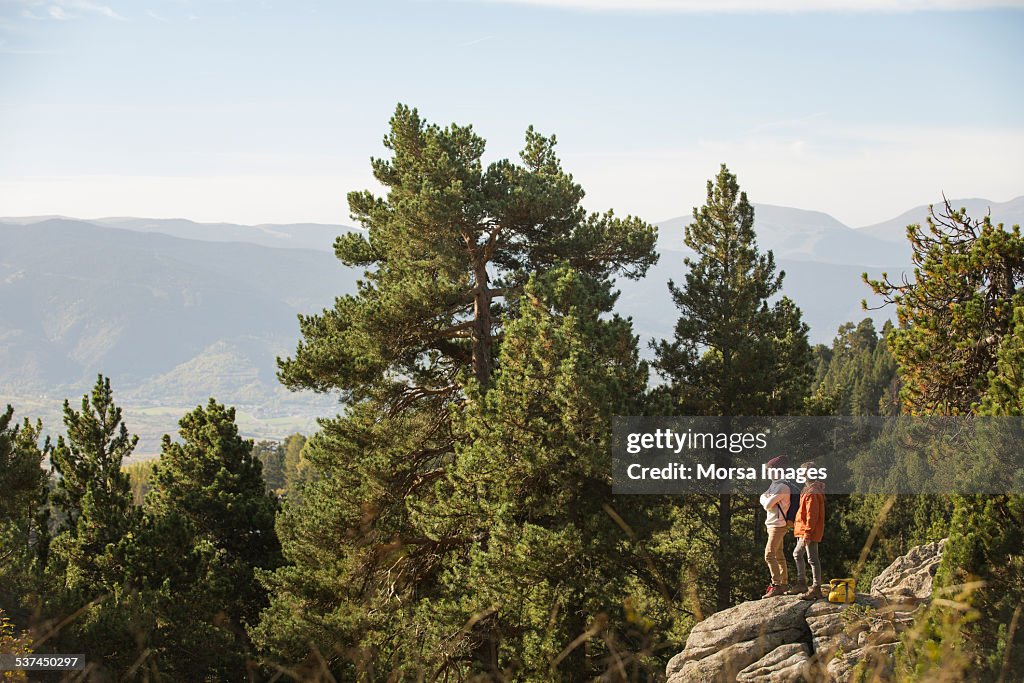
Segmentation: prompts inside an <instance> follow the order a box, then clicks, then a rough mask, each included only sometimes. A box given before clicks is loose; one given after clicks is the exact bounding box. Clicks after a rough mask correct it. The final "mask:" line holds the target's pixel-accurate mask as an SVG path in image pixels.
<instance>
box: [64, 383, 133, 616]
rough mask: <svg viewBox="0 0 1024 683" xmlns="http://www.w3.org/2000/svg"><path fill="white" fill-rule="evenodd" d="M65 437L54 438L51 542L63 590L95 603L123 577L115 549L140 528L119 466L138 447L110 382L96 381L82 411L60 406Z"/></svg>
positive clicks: (119, 558) (128, 488)
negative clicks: (54, 530)
mask: <svg viewBox="0 0 1024 683" xmlns="http://www.w3.org/2000/svg"><path fill="white" fill-rule="evenodd" d="M64 427H65V429H66V430H67V437H66V438H65V437H63V436H60V437H58V438H57V445H56V447H55V448H54V449H53V455H52V457H51V462H52V463H53V468H54V471H55V472H56V473H57V474H58V476H59V478H58V479H57V483H56V486H55V489H54V494H53V500H54V503H55V504H56V506H57V508H58V510H59V511H60V513H61V516H62V518H61V520H60V522H59V525H58V530H59V534H58V536H57V537H56V538H55V539H54V542H53V553H54V556H55V557H54V559H55V560H56V561H57V562H58V563H59V565H60V569H61V573H62V574H63V577H64V583H65V585H66V587H67V588H68V589H69V590H70V591H72V592H78V593H79V594H80V596H81V597H86V598H89V599H91V598H94V597H96V596H97V595H99V594H101V593H102V592H104V591H106V590H109V589H110V588H112V587H113V586H114V585H116V584H117V582H118V577H119V576H121V575H122V574H123V571H122V566H121V557H120V553H119V550H118V545H119V544H120V542H121V540H122V539H123V538H124V537H125V536H126V535H127V534H128V533H129V532H130V531H131V530H132V529H133V527H134V526H135V525H136V524H137V522H138V511H137V509H136V508H135V506H134V505H133V503H132V495H131V485H130V482H129V480H128V475H127V474H125V472H124V471H123V469H122V464H123V462H124V460H125V458H127V457H128V456H130V455H131V453H132V451H133V450H134V449H135V445H136V444H137V443H138V437H137V436H129V435H128V428H127V426H126V425H125V424H124V421H123V420H122V419H121V409H120V408H119V407H117V406H116V405H115V404H114V396H113V391H112V390H111V388H110V379H109V378H106V377H103V376H102V375H100V376H99V377H98V378H97V380H96V384H95V385H94V386H93V389H92V392H91V393H90V394H87V395H85V396H83V397H82V406H81V410H78V411H76V410H73V409H72V408H71V405H70V404H69V403H68V401H64Z"/></svg>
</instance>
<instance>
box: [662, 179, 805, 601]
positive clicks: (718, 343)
mask: <svg viewBox="0 0 1024 683" xmlns="http://www.w3.org/2000/svg"><path fill="white" fill-rule="evenodd" d="M693 218H694V222H693V223H691V224H690V225H688V226H687V227H686V232H685V237H684V242H685V244H686V246H687V247H689V248H690V249H692V250H693V251H694V252H696V258H695V259H691V258H689V257H687V258H685V259H684V261H683V263H684V265H685V266H686V267H687V268H689V271H688V272H687V273H686V276H685V284H684V285H683V286H682V287H677V286H676V284H675V283H674V282H671V281H670V282H669V291H670V292H671V293H672V299H673V301H674V302H675V304H676V307H677V308H678V309H679V310H680V312H681V316H680V317H679V320H678V322H677V323H676V327H675V334H674V337H673V339H672V340H671V341H665V340H662V341H659V342H658V343H657V344H655V345H654V350H655V353H656V357H657V360H656V362H655V367H656V368H657V369H658V371H659V372H660V374H661V375H662V377H664V378H665V379H666V380H667V381H668V382H669V385H668V387H667V388H666V389H665V390H663V391H662V392H661V394H662V396H661V398H660V400H661V401H662V403H663V405H664V404H666V403H667V405H664V409H665V410H666V411H670V412H671V414H676V415H719V416H735V415H750V416H757V415H785V414H793V413H798V412H801V411H802V410H803V408H804V399H805V397H806V396H807V392H808V386H809V383H810V381H811V376H812V368H811V349H810V345H809V344H808V341H807V326H806V325H805V324H804V323H803V322H802V321H801V320H800V310H799V309H798V308H797V307H796V306H795V305H794V304H793V302H792V301H790V300H789V299H788V298H786V297H782V298H780V299H779V300H777V301H775V303H773V304H769V300H770V299H772V298H773V297H775V296H776V295H777V294H778V293H779V291H780V289H781V287H782V279H783V277H784V273H781V272H778V273H777V272H776V269H775V259H774V256H773V255H772V252H770V251H769V252H767V253H763V254H762V253H760V252H759V251H758V248H757V241H756V237H755V234H754V208H753V207H752V206H751V205H750V203H749V202H748V201H747V195H746V193H745V192H741V191H740V189H739V184H738V183H737V181H736V176H735V175H733V174H732V173H730V172H729V170H728V169H727V168H726V167H725V165H724V164H723V165H722V167H721V170H720V171H719V173H718V175H717V177H716V178H715V179H714V180H713V181H712V180H709V181H708V184H707V202H706V203H705V205H704V206H702V207H699V208H695V209H694V210H693ZM733 505H734V501H733V496H730V495H727V494H722V495H721V496H719V498H718V501H717V512H716V514H717V518H718V519H717V543H718V548H717V557H716V561H717V581H716V586H715V594H716V600H715V604H716V606H717V608H718V609H724V608H726V607H729V606H730V605H731V604H732V602H733V599H734V595H733V576H734V566H733V564H734V563H733V562H731V559H732V558H733V557H734V554H735V553H736V552H738V551H739V548H740V544H738V543H737V542H736V539H734V528H733V519H732V517H733V509H732V508H733ZM748 507H749V506H748ZM751 527H752V528H753V529H754V532H755V533H757V531H758V530H757V526H756V523H753V524H751V526H750V527H748V528H751ZM745 543H746V544H747V545H750V544H752V543H753V542H752V541H745ZM751 559H753V558H751ZM744 588H745V589H747V590H749V588H750V587H749V586H745V587H744Z"/></svg>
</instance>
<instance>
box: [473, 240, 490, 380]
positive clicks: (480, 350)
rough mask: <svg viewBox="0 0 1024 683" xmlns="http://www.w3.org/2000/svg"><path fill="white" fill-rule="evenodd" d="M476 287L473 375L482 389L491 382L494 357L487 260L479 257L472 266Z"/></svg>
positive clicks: (474, 295) (474, 298)
mask: <svg viewBox="0 0 1024 683" xmlns="http://www.w3.org/2000/svg"><path fill="white" fill-rule="evenodd" d="M473 270H474V275H475V277H476V287H475V288H474V292H473V375H474V376H475V377H476V381H477V383H478V384H479V385H480V387H481V388H482V389H486V388H487V387H488V385H490V383H491V373H492V372H493V371H494V359H493V358H492V357H491V298H492V292H491V289H490V287H488V285H489V284H490V277H489V276H488V275H487V262H486V261H485V260H484V259H483V258H480V259H479V260H478V261H477V262H476V263H475V264H474V267H473Z"/></svg>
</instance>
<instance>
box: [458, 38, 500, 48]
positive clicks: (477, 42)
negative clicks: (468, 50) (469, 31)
mask: <svg viewBox="0 0 1024 683" xmlns="http://www.w3.org/2000/svg"><path fill="white" fill-rule="evenodd" d="M492 37H493V36H484V37H483V38H476V39H475V40H468V41H466V42H465V43H459V45H458V46H459V47H469V46H470V45H479V44H480V43H483V42H485V41H488V40H490V39H491V38H492Z"/></svg>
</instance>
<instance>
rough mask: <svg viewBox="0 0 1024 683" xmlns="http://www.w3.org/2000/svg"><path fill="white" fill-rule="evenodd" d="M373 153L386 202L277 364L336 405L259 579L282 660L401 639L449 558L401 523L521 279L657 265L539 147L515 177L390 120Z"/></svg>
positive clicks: (371, 213) (630, 222) (265, 626)
mask: <svg viewBox="0 0 1024 683" xmlns="http://www.w3.org/2000/svg"><path fill="white" fill-rule="evenodd" d="M384 142H385V145H386V146H387V148H388V149H389V150H390V152H391V156H390V158H388V159H375V160H373V162H372V165H373V171H374V175H375V177H376V178H377V179H378V180H379V181H380V182H381V184H382V185H383V186H384V187H385V188H386V190H387V193H386V195H385V196H383V197H376V196H374V195H372V194H371V193H369V192H356V193H352V194H350V195H349V206H350V209H351V212H352V215H353V216H354V217H355V218H356V220H358V221H359V222H360V224H361V225H362V226H363V227H364V228H365V229H366V232H365V233H364V234H358V233H351V234H349V235H346V236H343V237H341V238H339V239H338V241H337V242H336V244H335V251H336V253H337V255H338V257H339V259H340V260H341V261H342V262H343V263H345V264H346V265H349V266H356V267H363V268H365V269H366V271H365V275H364V278H363V280H362V281H361V283H360V284H359V288H358V292H357V293H356V294H355V295H352V296H345V297H340V298H338V299H337V301H336V304H335V306H334V308H333V309H330V310H326V311H324V312H323V313H322V314H320V315H314V316H303V317H301V318H300V328H301V332H302V335H303V340H302V341H301V342H300V344H299V346H298V348H297V350H296V353H295V355H294V356H293V357H292V358H290V359H286V360H281V361H279V367H280V373H279V376H280V378H281V380H282V381H283V382H284V383H285V384H286V385H287V386H289V387H291V388H293V389H303V388H305V389H315V390H319V391H340V392H341V395H342V397H343V398H344V399H347V406H346V412H345V414H344V415H343V416H340V417H338V418H336V419H333V420H324V421H322V422H321V424H322V429H321V431H320V432H319V433H318V434H316V435H314V436H313V437H312V438H311V439H310V441H309V443H307V445H306V447H305V449H304V450H303V456H304V457H305V458H306V460H307V461H308V462H309V464H310V465H311V467H312V468H313V473H312V476H311V477H310V479H311V481H310V483H308V484H306V485H305V486H304V487H303V489H302V495H301V498H300V499H299V500H294V499H290V500H289V503H288V504H287V505H286V507H285V509H284V511H283V513H282V515H281V517H280V521H279V526H278V529H279V533H280V536H281V539H282V544H283V549H284V553H285V556H286V558H288V560H290V561H291V562H292V563H293V565H292V566H289V567H284V568H282V569H281V570H279V571H278V572H276V573H275V574H274V575H273V576H268V577H266V579H265V580H266V583H267V587H268V589H269V590H270V591H271V593H272V595H273V598H272V604H271V607H270V609H269V610H267V612H266V613H265V615H264V619H263V622H262V623H261V625H260V626H259V628H258V629H256V631H255V632H254V637H255V639H256V640H257V641H258V642H259V643H260V644H261V645H262V646H263V647H264V648H266V649H267V650H268V651H269V652H271V653H272V654H274V655H276V656H278V657H281V658H284V659H287V660H289V661H295V660H301V659H302V658H303V657H305V656H306V654H307V653H308V652H309V644H310V643H313V644H314V645H315V646H316V647H317V648H319V649H320V650H321V651H322V654H324V655H325V656H328V655H330V656H336V657H338V658H341V657H342V655H341V654H339V653H338V652H337V648H344V649H345V653H346V657H347V658H348V659H349V660H350V661H355V660H356V659H359V658H361V657H363V656H364V654H365V652H370V651H372V652H373V653H375V654H373V656H374V657H383V658H385V660H386V658H387V657H388V656H391V655H393V653H394V652H395V649H396V647H398V646H397V645H396V644H395V640H396V638H395V635H394V634H395V633H407V632H408V628H409V626H408V624H409V623H410V619H411V617H412V609H413V606H414V604H415V601H416V599H417V596H419V595H423V594H426V593H429V592H430V591H431V590H432V587H433V586H435V585H436V582H437V580H438V572H440V571H441V568H442V566H443V560H444V558H445V557H446V555H447V554H448V553H450V552H452V549H451V548H450V547H448V546H446V544H445V543H444V542H443V541H441V540H439V539H434V538H429V537H425V536H423V535H422V534H421V533H420V532H419V530H418V529H416V528H415V527H414V526H413V524H412V522H411V519H410V513H409V510H410V509H412V508H414V507H417V506H420V505H423V504H429V503H430V502H431V501H432V500H433V499H434V496H435V484H436V482H437V481H439V480H440V479H441V478H443V477H444V475H445V472H446V471H447V469H448V468H449V467H450V466H451V465H452V463H453V462H454V461H455V460H456V457H457V456H456V451H455V447H456V443H457V441H458V439H459V438H460V435H458V434H456V433H454V432H453V429H452V426H451V421H452V415H453V414H457V413H458V412H459V411H460V410H461V409H462V408H463V407H464V405H465V400H466V388H467V387H468V386H473V387H476V389H474V390H478V391H482V392H485V393H486V391H487V390H488V388H489V386H490V384H491V381H492V375H493V374H494V372H495V370H496V367H497V364H496V362H495V359H496V357H497V354H498V353H499V352H500V344H501V340H502V338H503V335H504V326H505V325H506V324H507V323H508V321H509V320H511V319H514V318H515V316H516V315H517V314H518V310H519V309H518V306H517V303H516V302H517V301H518V299H519V298H520V297H521V296H522V292H523V287H524V285H525V284H526V282H527V280H528V278H529V277H530V275H531V274H532V273H537V274H539V275H541V276H543V275H544V274H545V273H547V272H549V271H551V270H552V269H553V268H555V267H558V266H561V265H565V264H568V265H571V266H572V267H574V268H575V269H577V270H578V271H579V272H580V274H581V275H583V276H585V277H588V278H594V279H595V280H597V281H606V280H609V279H610V278H611V277H612V276H613V275H615V274H619V275H622V276H625V277H631V278H636V277H641V276H642V275H643V274H644V272H645V271H646V269H647V268H648V267H649V266H650V265H651V264H652V263H654V262H655V261H656V259H657V256H656V254H655V253H654V250H653V249H654V242H655V235H656V231H655V229H654V227H653V226H651V225H648V224H646V223H644V222H642V221H640V220H638V219H635V218H631V217H627V218H624V219H620V218H617V217H615V216H614V215H613V214H612V213H611V212H609V213H606V214H601V215H597V214H591V215H588V214H587V213H586V212H585V211H584V210H583V208H582V206H581V204H580V202H581V200H582V198H583V190H582V188H581V187H580V186H579V185H578V184H577V183H575V182H574V181H573V179H572V176H571V175H569V174H567V173H565V172H564V171H563V170H562V167H561V164H560V162H559V160H558V158H557V156H556V155H555V150H554V148H555V139H554V138H553V137H551V138H548V137H544V136H541V135H540V134H538V133H536V132H535V131H533V129H532V128H531V129H529V130H528V131H527V134H526V145H525V148H524V150H523V152H522V153H521V155H520V156H521V161H520V162H519V163H516V162H512V161H509V160H501V161H496V162H493V163H491V164H489V165H487V166H486V167H485V166H484V165H483V162H482V161H481V158H482V155H483V152H484V140H483V139H482V138H481V137H480V136H478V135H477V134H476V133H475V132H474V131H473V130H472V128H471V127H468V126H458V125H451V126H449V127H447V128H441V127H439V126H436V125H430V124H427V123H426V122H424V121H423V120H422V119H421V118H420V116H419V114H418V113H417V112H416V111H415V110H411V109H409V108H407V107H404V106H399V107H398V108H397V109H396V111H395V114H394V116H393V117H392V119H391V131H390V134H389V135H388V136H387V137H386V138H385V141H384ZM324 566H330V567H331V570H330V571H329V572H328V571H324V570H323V569H322V567H324ZM410 638H412V639H413V640H415V636H410ZM364 647H365V648H368V649H367V650H364V649H362V648H364ZM350 648H351V649H350ZM367 656H369V655H367ZM353 666H355V665H354V664H353Z"/></svg>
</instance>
